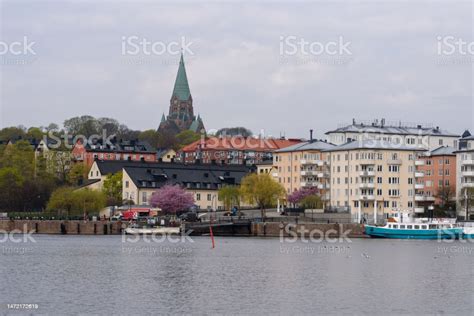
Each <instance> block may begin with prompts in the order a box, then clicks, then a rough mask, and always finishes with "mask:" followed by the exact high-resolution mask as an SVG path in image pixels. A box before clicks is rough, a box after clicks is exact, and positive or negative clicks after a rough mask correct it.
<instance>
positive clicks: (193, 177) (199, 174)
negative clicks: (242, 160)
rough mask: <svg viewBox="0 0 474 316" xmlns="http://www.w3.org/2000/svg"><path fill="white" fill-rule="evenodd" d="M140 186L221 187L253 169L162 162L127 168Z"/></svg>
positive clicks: (236, 182) (235, 182)
mask: <svg viewBox="0 0 474 316" xmlns="http://www.w3.org/2000/svg"><path fill="white" fill-rule="evenodd" d="M124 170H125V172H126V173H127V174H128V175H129V176H130V178H131V179H132V181H133V183H134V184H135V185H136V186H137V187H138V188H160V187H162V186H163V185H166V184H171V185H176V184H177V185H180V186H183V187H185V188H188V189H202V190H217V189H218V188H220V187H221V186H222V185H234V184H240V182H241V180H242V178H243V177H245V176H246V175H247V174H249V173H250V172H251V171H252V168H249V167H246V166H243V165H242V166H230V165H227V166H222V165H211V164H206V165H194V164H189V165H184V164H171V163H170V164H161V165H159V166H153V167H150V166H148V167H147V166H135V167H132V166H130V167H125V168H124Z"/></svg>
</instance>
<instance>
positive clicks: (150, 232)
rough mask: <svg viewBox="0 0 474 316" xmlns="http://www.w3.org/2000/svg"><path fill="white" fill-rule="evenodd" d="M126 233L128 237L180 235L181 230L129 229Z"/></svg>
mask: <svg viewBox="0 0 474 316" xmlns="http://www.w3.org/2000/svg"><path fill="white" fill-rule="evenodd" d="M124 232H125V234H127V235H178V234H180V232H181V229H180V228H179V227H152V228H145V227H127V228H125V230H124Z"/></svg>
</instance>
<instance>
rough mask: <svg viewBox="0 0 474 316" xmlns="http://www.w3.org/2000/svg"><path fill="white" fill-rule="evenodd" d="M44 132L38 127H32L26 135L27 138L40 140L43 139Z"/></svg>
mask: <svg viewBox="0 0 474 316" xmlns="http://www.w3.org/2000/svg"><path fill="white" fill-rule="evenodd" d="M43 135H44V134H43V131H42V130H41V129H39V128H38V127H30V128H29V129H28V132H27V133H26V138H28V139H35V140H40V139H43Z"/></svg>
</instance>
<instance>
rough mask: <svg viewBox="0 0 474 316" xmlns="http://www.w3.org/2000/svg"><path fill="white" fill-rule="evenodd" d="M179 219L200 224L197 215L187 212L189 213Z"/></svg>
mask: <svg viewBox="0 0 474 316" xmlns="http://www.w3.org/2000/svg"><path fill="white" fill-rule="evenodd" d="M179 219H180V220H182V221H184V222H198V221H200V219H199V217H198V215H197V213H195V212H187V213H184V214H181V215H180V216H179Z"/></svg>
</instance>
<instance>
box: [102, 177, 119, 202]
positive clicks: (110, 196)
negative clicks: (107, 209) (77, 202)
mask: <svg viewBox="0 0 474 316" xmlns="http://www.w3.org/2000/svg"><path fill="white" fill-rule="evenodd" d="M122 174H123V173H122V171H119V172H117V173H114V174H108V175H107V177H106V179H105V180H104V185H103V188H102V191H103V192H104V193H105V195H106V196H107V205H109V206H114V205H118V206H120V205H122Z"/></svg>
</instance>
